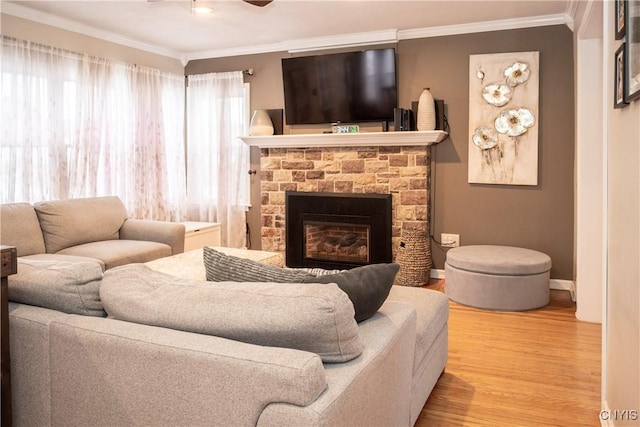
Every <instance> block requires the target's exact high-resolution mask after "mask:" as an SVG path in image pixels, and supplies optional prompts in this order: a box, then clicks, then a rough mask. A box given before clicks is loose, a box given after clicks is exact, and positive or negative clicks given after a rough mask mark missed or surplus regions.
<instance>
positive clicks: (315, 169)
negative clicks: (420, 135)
mask: <svg viewBox="0 0 640 427" xmlns="http://www.w3.org/2000/svg"><path fill="white" fill-rule="evenodd" d="M394 133H395V134H414V132H387V134H389V135H385V136H386V137H394V135H392V134H394ZM416 133H417V132H416ZM331 136H335V137H338V135H330V137H331ZM355 137H356V138H359V137H368V135H361V136H355ZM401 137H405V136H404V135H401ZM407 137H408V135H407ZM262 138H265V139H266V138H269V137H262ZM280 138H282V137H280ZM293 138H294V135H286V136H285V138H284V139H286V141H287V142H288V141H289V139H293ZM257 139H258V140H259V142H262V141H261V140H260V138H257ZM260 153H261V154H260V155H261V158H260V166H261V172H260V181H261V199H262V200H261V222H262V224H261V226H262V227H261V245H262V249H263V250H266V251H279V252H285V249H286V245H287V241H286V231H285V230H286V221H287V218H286V212H285V193H286V192H287V191H292V192H320V193H338V194H378V195H380V194H386V195H391V209H392V213H391V248H392V258H393V259H395V253H396V250H397V247H398V246H399V245H400V239H401V235H402V230H403V229H406V228H415V227H423V228H424V227H425V226H427V225H428V218H429V212H428V192H427V188H429V177H430V167H429V166H430V165H429V163H430V152H429V147H428V146H425V145H424V144H423V145H409V146H401V145H385V146H382V145H381V146H371V147H369V146H366V147H364V146H349V144H348V143H345V144H342V145H341V146H328V147H313V148H298V147H292V148H286V147H285V148H261V151H260ZM343 226H344V225H343ZM354 233H355V234H357V233H356V232H355V231H354ZM314 256H317V255H314ZM369 261H371V260H369ZM359 262H360V261H357V263H359Z"/></svg>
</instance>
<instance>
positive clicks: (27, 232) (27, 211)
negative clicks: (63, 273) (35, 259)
mask: <svg viewBox="0 0 640 427" xmlns="http://www.w3.org/2000/svg"><path fill="white" fill-rule="evenodd" d="M0 242H2V244H3V245H8V246H15V247H16V250H17V252H18V256H19V257H20V256H25V255H34V254H42V253H44V252H45V247H44V239H43V237H42V230H40V223H39V222H38V216H37V215H36V211H35V210H34V209H33V206H31V205H30V204H28V203H9V204H6V205H0Z"/></svg>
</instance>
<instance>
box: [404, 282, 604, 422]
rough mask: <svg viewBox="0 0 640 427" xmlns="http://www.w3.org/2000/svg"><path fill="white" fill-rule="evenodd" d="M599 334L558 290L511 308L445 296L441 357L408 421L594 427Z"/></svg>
mask: <svg viewBox="0 0 640 427" xmlns="http://www.w3.org/2000/svg"><path fill="white" fill-rule="evenodd" d="M441 286H442V285H441V284H440V283H436V284H435V285H430V286H429V287H430V288H436V289H439V288H440V287H441ZM600 336H601V326H600V325H598V324H591V323H585V322H580V321H578V320H577V319H576V317H575V304H574V303H572V302H571V299H570V297H569V292H566V291H554V290H552V291H551V302H550V304H549V305H548V306H547V307H545V308H542V309H538V310H533V311H528V312H518V313H514V312H495V311H486V310H478V309H474V308H471V307H465V306H462V305H459V304H457V303H455V302H450V317H449V360H448V362H447V366H446V368H445V373H444V374H443V375H442V376H441V377H440V380H439V381H438V384H437V385H436V387H435V388H434V390H433V392H432V393H431V396H430V397H429V400H428V401H427V403H426V405H425V406H424V408H423V410H422V412H421V414H420V416H419V418H418V420H417V422H416V424H415V425H416V427H427V426H430V427H431V426H599V425H600V422H599V418H598V414H599V412H600V359H601V351H600V349H601V341H600V339H601V338H600Z"/></svg>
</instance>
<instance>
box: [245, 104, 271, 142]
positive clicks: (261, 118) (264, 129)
mask: <svg viewBox="0 0 640 427" xmlns="http://www.w3.org/2000/svg"><path fill="white" fill-rule="evenodd" d="M249 135H250V136H268V135H273V122H272V121H271V117H269V113H267V110H256V111H254V112H253V116H252V117H251V124H250V125H249Z"/></svg>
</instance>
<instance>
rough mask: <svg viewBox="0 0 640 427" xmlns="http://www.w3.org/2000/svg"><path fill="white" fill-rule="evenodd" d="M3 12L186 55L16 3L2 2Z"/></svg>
mask: <svg viewBox="0 0 640 427" xmlns="http://www.w3.org/2000/svg"><path fill="white" fill-rule="evenodd" d="M2 13H3V14H6V15H12V16H15V17H18V18H22V19H27V20H29V21H34V22H38V23H40V24H44V25H49V26H51V27H56V28H61V29H63V30H67V31H72V32H75V33H80V34H83V35H85V36H89V37H95V38H97V39H100V40H105V41H108V42H112V43H116V44H120V45H123V46H128V47H132V48H134V49H139V50H143V51H145V52H150V53H155V54H158V55H161V56H166V57H169V58H174V59H183V57H184V53H183V52H179V51H175V50H171V49H166V48H163V47H160V46H156V45H153V44H149V43H144V42H141V41H139V40H133V39H129V38H127V37H123V36H121V35H119V34H116V33H113V32H110V31H105V30H100V29H98V28H95V27H92V26H90V25H85V24H82V23H79V22H77V21H73V20H70V19H66V18H61V17H59V16H55V15H52V14H50V13H45V12H40V11H37V10H34V9H31V8H28V7H24V6H21V5H19V4H16V3H9V2H2Z"/></svg>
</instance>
